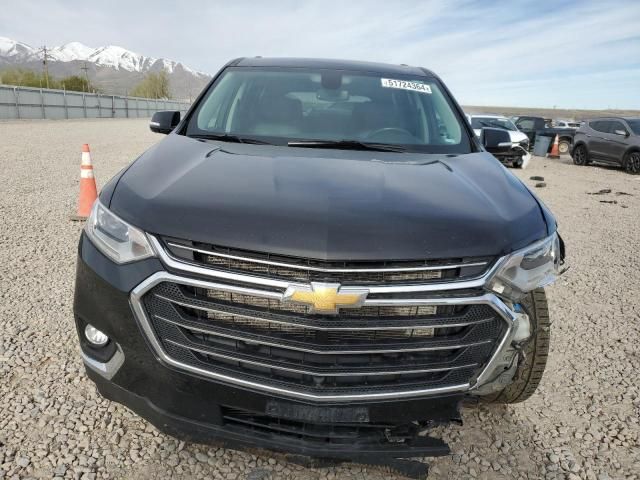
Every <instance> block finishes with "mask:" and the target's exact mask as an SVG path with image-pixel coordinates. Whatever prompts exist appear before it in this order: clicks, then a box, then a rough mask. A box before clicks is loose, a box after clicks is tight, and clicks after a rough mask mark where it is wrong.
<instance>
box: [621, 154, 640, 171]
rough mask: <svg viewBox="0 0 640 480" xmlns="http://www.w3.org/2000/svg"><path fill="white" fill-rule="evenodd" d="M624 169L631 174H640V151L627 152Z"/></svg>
mask: <svg viewBox="0 0 640 480" xmlns="http://www.w3.org/2000/svg"><path fill="white" fill-rule="evenodd" d="M624 169H625V171H626V172H627V173H629V174H631V175H640V152H631V153H628V154H627V156H626V157H625V159H624Z"/></svg>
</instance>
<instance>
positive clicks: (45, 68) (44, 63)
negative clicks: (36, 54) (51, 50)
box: [41, 45, 50, 88]
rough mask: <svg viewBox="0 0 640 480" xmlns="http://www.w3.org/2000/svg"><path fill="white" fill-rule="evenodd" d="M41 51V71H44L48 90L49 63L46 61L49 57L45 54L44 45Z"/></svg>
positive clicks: (45, 48) (45, 47)
mask: <svg viewBox="0 0 640 480" xmlns="http://www.w3.org/2000/svg"><path fill="white" fill-rule="evenodd" d="M41 51H42V69H43V71H44V78H45V81H46V82H47V88H49V63H48V61H47V60H48V57H49V56H50V55H49V54H48V53H47V46H46V45H44V46H43V47H42V50H41Z"/></svg>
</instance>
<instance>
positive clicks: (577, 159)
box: [573, 145, 589, 167]
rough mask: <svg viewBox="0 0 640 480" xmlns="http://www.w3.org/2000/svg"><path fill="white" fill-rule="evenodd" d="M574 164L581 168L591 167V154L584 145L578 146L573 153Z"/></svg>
mask: <svg viewBox="0 0 640 480" xmlns="http://www.w3.org/2000/svg"><path fill="white" fill-rule="evenodd" d="M573 163H575V164H576V165H579V166H581V167H583V166H585V165H589V152H588V151H587V147H585V146H584V145H578V146H577V147H576V148H575V150H574V151H573Z"/></svg>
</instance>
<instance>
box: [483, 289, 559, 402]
mask: <svg viewBox="0 0 640 480" xmlns="http://www.w3.org/2000/svg"><path fill="white" fill-rule="evenodd" d="M522 307H523V308H524V311H525V312H526V313H527V314H528V315H529V321H530V322H531V338H530V339H529V340H528V341H527V343H526V344H525V345H523V348H522V351H523V352H524V355H525V359H524V361H520V363H519V364H518V368H517V369H516V373H515V375H514V376H513V381H512V382H511V383H510V384H509V385H507V386H506V387H505V389H504V390H502V391H501V392H498V393H495V394H493V395H489V396H488V397H484V399H485V400H487V401H489V402H492V403H520V402H524V401H525V400H527V399H528V398H529V397H531V395H533V394H534V392H535V391H536V390H537V388H538V385H539V384H540V381H541V380H542V375H543V373H544V369H545V367H546V366H547V357H548V355H549V341H550V338H551V335H550V327H551V321H550V319H549V307H548V305H547V296H546V294H545V293H544V289H542V288H538V289H536V290H534V291H533V292H531V293H530V294H529V295H527V296H526V297H525V299H524V300H523V301H522Z"/></svg>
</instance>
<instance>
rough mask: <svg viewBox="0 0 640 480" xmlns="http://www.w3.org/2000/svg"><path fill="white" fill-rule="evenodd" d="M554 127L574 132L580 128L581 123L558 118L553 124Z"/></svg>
mask: <svg viewBox="0 0 640 480" xmlns="http://www.w3.org/2000/svg"><path fill="white" fill-rule="evenodd" d="M552 125H553V126H554V127H556V128H573V129H574V130H577V129H579V128H580V125H581V123H580V122H576V121H575V120H565V119H563V118H556V119H555V120H554V121H553V122H552Z"/></svg>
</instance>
